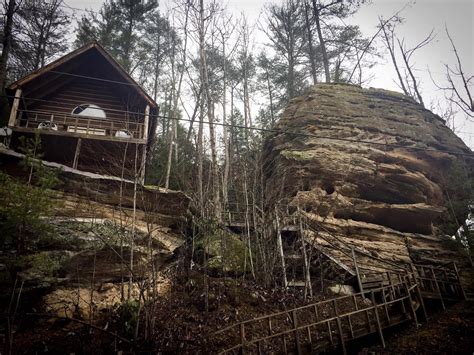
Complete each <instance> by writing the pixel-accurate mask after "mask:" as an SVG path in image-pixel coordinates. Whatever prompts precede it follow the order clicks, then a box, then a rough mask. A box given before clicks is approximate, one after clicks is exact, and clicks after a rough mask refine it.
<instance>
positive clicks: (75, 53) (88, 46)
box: [7, 42, 158, 108]
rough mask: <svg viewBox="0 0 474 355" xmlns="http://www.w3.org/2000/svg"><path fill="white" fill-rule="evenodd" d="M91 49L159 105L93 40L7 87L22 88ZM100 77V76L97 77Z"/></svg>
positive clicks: (152, 104)
mask: <svg viewBox="0 0 474 355" xmlns="http://www.w3.org/2000/svg"><path fill="white" fill-rule="evenodd" d="M91 50H97V51H98V52H99V53H100V54H101V55H102V56H103V57H104V58H105V59H106V60H107V62H108V63H109V64H110V65H111V66H112V67H113V68H114V69H115V71H116V72H117V73H118V74H119V75H120V76H121V77H122V78H123V79H124V82H125V83H127V84H129V86H130V87H131V88H133V90H135V91H136V92H137V93H138V94H139V95H140V96H141V97H142V98H143V99H144V100H145V101H146V102H147V103H148V104H149V105H150V107H151V108H157V107H158V105H157V104H156V102H155V101H154V100H153V99H152V98H151V97H150V96H149V95H148V94H147V93H146V92H145V90H144V89H143V88H142V87H141V86H140V85H139V84H138V83H137V82H136V81H135V80H134V79H133V78H132V77H131V76H130V75H129V74H128V73H127V72H126V71H125V69H123V68H122V66H121V65H120V64H119V63H118V62H117V61H116V60H115V59H114V58H113V57H112V56H111V55H110V54H109V53H108V52H107V50H106V49H105V48H104V47H102V46H101V45H100V44H99V43H98V42H92V43H89V44H86V45H85V46H83V47H80V48H78V49H76V50H74V51H72V52H70V53H68V54H66V55H64V56H63V57H61V58H59V59H57V60H55V61H53V62H51V63H50V64H48V65H46V66H44V67H42V68H40V69H38V70H35V71H34V72H32V73H30V74H28V75H27V76H25V77H23V78H21V79H20V80H17V81H15V82H14V83H12V84H10V85H9V86H8V87H7V89H8V90H16V89H18V88H22V87H23V86H25V85H26V84H28V83H30V82H31V81H33V80H35V79H37V78H38V77H41V76H42V75H44V74H46V73H48V72H51V71H54V69H56V68H58V67H59V66H61V65H62V64H64V63H67V62H68V61H70V60H72V59H74V58H76V57H78V56H80V55H81V54H84V53H86V52H88V51H91ZM97 79H100V78H97Z"/></svg>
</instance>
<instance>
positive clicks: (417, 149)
mask: <svg viewBox="0 0 474 355" xmlns="http://www.w3.org/2000/svg"><path fill="white" fill-rule="evenodd" d="M275 129H276V130H279V131H285V132H287V133H288V132H291V133H295V134H283V133H273V134H271V135H270V136H269V137H268V138H267V140H266V143H265V146H264V166H265V172H264V174H265V191H266V198H267V201H266V202H267V208H269V209H272V208H273V206H274V205H275V204H276V203H279V204H280V205H281V204H283V205H285V206H289V208H288V211H289V214H291V213H293V212H294V211H295V210H296V209H298V208H299V209H300V211H302V213H304V214H305V215H306V216H307V217H308V218H310V219H313V220H314V221H316V222H317V223H320V224H321V223H323V224H324V229H323V230H322V234H321V236H324V235H323V234H325V235H326V237H327V238H324V240H323V239H320V240H318V242H319V243H320V245H321V246H322V247H324V246H325V245H326V247H328V249H330V248H329V247H330V245H329V244H330V242H329V244H328V238H329V239H331V238H332V241H333V242H334V243H342V244H347V245H352V246H356V247H360V248H362V249H364V250H365V251H367V253H369V254H370V253H372V254H373V255H377V256H379V257H382V258H384V259H387V260H393V261H396V262H399V261H404V262H407V261H410V259H411V260H413V259H416V261H420V260H421V259H424V260H427V259H430V258H431V259H437V258H439V257H442V258H444V257H446V258H448V259H449V255H451V253H452V252H451V251H450V250H448V249H447V248H444V247H443V245H444V242H443V241H442V238H441V237H439V235H438V234H439V233H438V234H437V233H436V221H437V220H438V219H439V217H440V216H442V215H443V214H445V213H448V211H447V210H446V208H445V206H446V200H445V193H444V189H445V184H446V182H447V181H448V179H449V174H450V171H451V168H452V167H453V166H454V165H456V164H458V165H459V164H461V165H462V166H463V167H465V168H468V169H464V171H466V170H469V169H471V171H472V167H473V156H472V151H471V150H470V149H469V148H468V147H467V146H466V145H465V144H464V143H463V142H462V140H461V139H459V138H458V137H457V136H456V135H455V134H453V133H452V131H451V130H450V129H449V128H448V127H446V125H445V124H444V121H443V120H442V119H441V118H440V117H439V116H437V115H435V114H433V113H432V112H430V111H429V110H427V109H425V108H423V107H422V106H421V105H419V104H417V103H416V102H414V101H413V100H412V99H410V98H408V97H406V96H403V95H401V94H399V93H395V92H390V91H386V90H380V89H362V88H360V87H358V86H353V85H343V84H319V85H316V86H314V87H312V88H311V89H310V90H309V91H308V92H307V93H306V94H305V95H304V96H301V97H298V98H295V99H293V100H291V101H290V103H289V105H288V106H287V108H286V110H285V111H284V113H283V115H282V117H281V118H280V120H279V122H278V123H277V125H276V127H275ZM336 254H337V253H336ZM336 254H334V255H333V256H335V257H338V255H336ZM339 256H341V255H339ZM341 257H342V256H341ZM347 262H350V261H349V260H347Z"/></svg>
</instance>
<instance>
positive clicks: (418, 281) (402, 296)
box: [212, 267, 463, 353]
mask: <svg viewBox="0 0 474 355" xmlns="http://www.w3.org/2000/svg"><path fill="white" fill-rule="evenodd" d="M429 268H430V269H431V267H429ZM440 270H442V271H447V270H445V269H443V268H441V269H440ZM455 271H456V270H455ZM380 274H381V276H387V277H390V278H391V276H392V274H393V275H396V277H397V279H398V282H397V280H395V282H393V281H391V282H390V285H386V286H381V287H377V288H374V289H371V290H366V291H362V292H358V293H355V294H352V295H345V296H340V297H336V298H331V299H328V300H323V301H319V302H315V303H311V304H308V305H304V306H300V307H295V308H292V309H289V310H284V311H279V312H275V313H271V314H267V315H263V316H259V317H256V318H253V319H247V320H244V321H241V322H238V323H235V324H233V325H230V326H227V327H225V328H222V329H219V330H217V331H215V332H214V333H212V335H219V334H222V333H225V332H229V331H233V330H239V329H240V343H239V344H237V345H235V346H232V347H231V348H227V349H225V350H223V351H221V352H220V353H228V352H230V351H233V350H236V349H242V350H243V349H244V348H245V347H250V346H255V344H257V346H258V347H259V349H260V346H261V344H262V343H263V342H265V341H268V340H269V339H273V338H278V337H282V336H283V337H284V336H285V335H287V334H292V333H294V334H295V335H294V336H295V339H296V342H297V346H299V336H298V334H300V335H301V334H304V333H299V332H301V331H303V330H307V331H308V334H310V328H311V327H315V326H317V325H321V324H325V323H327V324H328V328H329V330H328V332H330V322H334V321H337V325H338V331H337V332H336V333H335V335H336V336H339V337H340V340H339V341H340V342H341V344H342V346H343V347H344V342H345V341H346V340H349V339H346V340H345V339H344V336H343V334H342V332H343V330H342V328H341V322H342V321H343V320H344V319H345V318H347V320H348V322H349V323H348V324H349V329H350V334H351V337H352V338H351V339H353V337H354V330H353V328H352V325H351V316H353V315H356V314H363V313H366V317H367V320H366V321H367V325H368V326H369V333H370V332H372V330H370V329H371V324H373V323H372V321H370V319H369V318H368V314H369V313H368V312H372V311H373V312H375V318H376V319H375V320H374V321H376V322H377V324H376V325H377V327H378V332H379V335H380V338H381V341H382V342H383V335H382V330H381V329H382V328H383V327H382V325H381V324H382V323H381V321H380V319H379V315H378V313H377V312H378V310H379V309H385V312H384V313H382V317H383V319H384V321H385V320H388V322H389V323H388V324H393V323H390V318H391V316H390V317H389V313H388V306H390V305H392V304H395V303H399V302H401V307H402V309H403V312H402V313H400V314H399V315H402V314H405V312H406V305H405V301H406V300H407V305H408V307H409V309H410V312H411V315H412V318H407V319H413V320H414V321H415V322H416V324H418V320H417V316H416V312H415V309H414V307H413V304H412V293H413V292H414V294H415V295H416V297H417V298H418V299H419V301H420V303H421V305H422V309H423V313H424V316H425V319H427V315H426V310H425V307H424V303H423V295H422V294H423V292H427V291H428V293H429V292H430V290H427V289H426V288H424V283H425V282H428V284H429V286H431V287H430V289H431V291H432V290H434V286H433V284H434V285H435V286H436V287H435V288H436V290H437V293H438V295H439V297H440V301H441V302H442V305H443V308H444V303H443V295H442V294H441V290H440V287H439V284H441V285H443V284H448V285H452V287H453V288H452V289H450V288H444V292H446V290H448V293H449V292H450V293H451V294H455V295H456V296H461V297H462V296H463V292H462V291H463V290H462V285H461V283H460V280H459V278H457V279H455V278H452V279H446V280H442V279H439V277H437V275H436V274H434V273H432V277H431V278H429V277H424V276H420V275H418V272H415V270H414V271H413V272H406V273H405V274H399V273H391V272H382V273H380ZM443 275H444V272H443ZM390 280H393V279H390ZM387 289H388V290H390V291H391V292H390V293H389V297H388V298H386V296H385V292H384V291H385V290H387ZM376 293H377V294H381V295H382V303H378V304H377V303H375V298H374V294H376ZM367 294H370V295H371V300H372V304H371V305H370V306H368V307H362V308H359V306H358V304H357V301H356V300H357V297H365V296H366V295H367ZM343 299H352V300H353V302H354V308H355V310H350V311H345V312H344V311H343V312H342V313H340V314H339V313H338V311H337V301H339V300H343ZM328 303H333V304H334V313H333V312H330V313H329V314H326V315H327V316H329V317H328V318H324V319H318V318H319V317H320V315H323V316H324V313H323V312H321V313H319V315H318V307H321V306H323V305H325V304H328ZM309 308H314V312H315V316H316V321H310V322H309V323H305V324H297V323H298V322H297V321H296V319H297V318H295V317H297V313H296V312H297V311H300V310H305V309H309ZM312 312H313V310H312ZM331 313H333V314H334V316H333V315H331ZM384 314H385V316H384ZM282 315H286V317H290V319H292V320H293V327H292V328H291V329H286V330H277V329H275V330H277V332H276V333H273V332H272V327H271V324H272V319H273V318H276V319H275V321H276V322H281V321H282V319H281V318H280V319H279V320H278V318H277V317H279V316H282ZM285 319H287V318H285ZM263 320H268V324H269V326H268V333H269V334H268V335H265V336H258V333H257V337H255V338H253V339H249V340H247V339H246V337H245V329H247V330H248V328H246V327H245V326H247V327H248V326H249V325H251V324H252V325H253V327H255V326H258V324H259V322H261V321H263ZM284 322H285V324H286V321H284ZM364 324H365V323H364ZM251 329H252V327H251ZM369 333H364V335H366V334H369ZM235 335H237V336H238V334H235ZM308 336H309V342H310V344H313V343H312V341H311V337H310V335H308ZM359 336H360V335H359ZM329 337H330V338H331V337H332V335H329ZM331 344H332V345H334V344H335V343H334V342H333V341H332V338H331ZM285 346H286V345H285ZM285 349H286V348H285Z"/></svg>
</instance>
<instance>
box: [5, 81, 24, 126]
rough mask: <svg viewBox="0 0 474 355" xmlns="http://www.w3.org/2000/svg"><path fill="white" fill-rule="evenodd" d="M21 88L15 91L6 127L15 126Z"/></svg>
mask: <svg viewBox="0 0 474 355" xmlns="http://www.w3.org/2000/svg"><path fill="white" fill-rule="evenodd" d="M21 92H22V91H21V88H18V89H16V91H15V98H14V99H13V105H12V109H11V111H10V119H9V120H8V127H14V126H15V125H16V117H17V113H18V106H19V105H20V98H21Z"/></svg>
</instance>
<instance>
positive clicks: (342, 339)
mask: <svg viewBox="0 0 474 355" xmlns="http://www.w3.org/2000/svg"><path fill="white" fill-rule="evenodd" d="M332 302H333V306H334V315H335V316H336V323H337V332H338V333H339V342H340V343H341V347H342V353H343V354H344V355H345V354H347V351H346V343H345V342H344V334H343V333H342V324H341V318H339V311H338V309H337V300H333V301H332Z"/></svg>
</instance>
